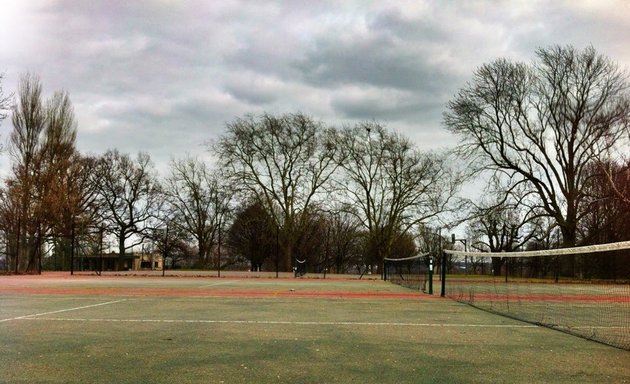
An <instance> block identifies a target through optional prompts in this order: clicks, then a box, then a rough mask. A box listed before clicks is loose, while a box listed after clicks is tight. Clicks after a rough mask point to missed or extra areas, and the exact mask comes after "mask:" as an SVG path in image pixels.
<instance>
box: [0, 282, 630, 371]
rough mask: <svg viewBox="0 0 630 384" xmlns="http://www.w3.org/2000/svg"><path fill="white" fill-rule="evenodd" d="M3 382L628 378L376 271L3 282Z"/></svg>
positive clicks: (521, 326) (607, 351)
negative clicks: (328, 275)
mask: <svg viewBox="0 0 630 384" xmlns="http://www.w3.org/2000/svg"><path fill="white" fill-rule="evenodd" d="M0 382H2V383H335V382H338V383H423V382H426V383H440V382H443V383H454V382H471V383H497V382H504V383H517V382H521V383H534V382H540V383H546V382H554V383H562V382H571V383H575V382H580V383H585V382H593V383H601V382H607V383H624V382H630V352H627V351H623V350H620V349H616V348H612V347H608V346H605V345H602V344H598V343H595V342H592V341H587V340H584V339H580V338H577V337H575V336H571V335H567V334H564V333H561V332H557V331H553V330H550V329H547V328H540V327H536V326H533V325H530V324H526V323H521V322H518V321H516V320H511V319H507V318H503V317H500V316H496V315H492V314H489V313H486V312H484V311H480V310H477V309H475V308H472V307H470V306H468V305H465V304H460V303H457V302H455V301H452V300H450V299H440V298H439V297H435V296H428V295H424V294H420V293H417V292H413V291H410V290H408V289H405V288H402V287H399V286H395V285H392V284H390V283H388V282H383V281H380V280H356V279H341V278H334V279H326V280H324V279H294V278H290V277H284V278H281V279H275V278H270V277H268V276H265V275H262V277H259V278H254V277H240V276H232V277H222V278H211V277H193V276H186V277H166V278H161V277H157V276H155V277H133V276H72V277H71V276H69V275H68V274H44V275H43V276H35V277H33V276H3V277H0Z"/></svg>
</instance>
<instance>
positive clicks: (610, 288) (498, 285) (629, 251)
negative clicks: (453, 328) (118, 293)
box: [444, 242, 630, 350]
mask: <svg viewBox="0 0 630 384" xmlns="http://www.w3.org/2000/svg"><path fill="white" fill-rule="evenodd" d="M444 252H445V253H446V254H447V255H449V256H450V260H449V265H450V266H451V268H450V270H449V274H448V276H447V278H446V284H445V286H446V292H445V294H446V296H448V297H450V298H453V299H455V300H457V301H460V302H464V303H467V304H470V305H472V306H475V307H477V308H480V309H483V310H486V311H489V312H494V313H497V314H500V315H504V316H507V317H511V318H515V319H518V320H523V321H526V322H530V323H534V324H538V325H542V326H545V327H549V328H553V329H557V330H560V331H563V332H567V333H570V334H574V335H577V336H580V337H584V338H586V339H591V340H595V341H598V342H601V343H604V344H608V345H612V346H615V347H618V348H622V349H626V350H630V242H621V243H611V244H602V245H595V246H585V247H575V248H562V249H553V250H546V251H527V252H510V253H480V252H461V251H453V250H445V251H444Z"/></svg>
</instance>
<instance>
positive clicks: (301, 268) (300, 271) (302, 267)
mask: <svg viewBox="0 0 630 384" xmlns="http://www.w3.org/2000/svg"><path fill="white" fill-rule="evenodd" d="M293 272H294V273H295V277H302V276H304V275H306V259H304V260H300V259H297V258H296V259H295V267H293Z"/></svg>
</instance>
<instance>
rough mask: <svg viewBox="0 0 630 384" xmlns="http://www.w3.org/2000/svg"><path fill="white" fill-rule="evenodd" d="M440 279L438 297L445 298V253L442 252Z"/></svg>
mask: <svg viewBox="0 0 630 384" xmlns="http://www.w3.org/2000/svg"><path fill="white" fill-rule="evenodd" d="M440 278H441V280H442V287H441V290H440V297H444V296H446V252H444V251H442V267H441V270H440Z"/></svg>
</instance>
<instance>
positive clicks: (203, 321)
mask: <svg viewBox="0 0 630 384" xmlns="http://www.w3.org/2000/svg"><path fill="white" fill-rule="evenodd" d="M19 320H40V321H77V322H104V323H186V324H190V323H193V324H259V325H260V324H262V325H352V326H390V327H392V326H395V327H436V328H458V327H459V328H538V326H537V325H531V324H530V325H527V324H437V323H385V322H354V321H274V320H182V319H87V318H58V317H40V318H35V317H24V318H21V319H19Z"/></svg>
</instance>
